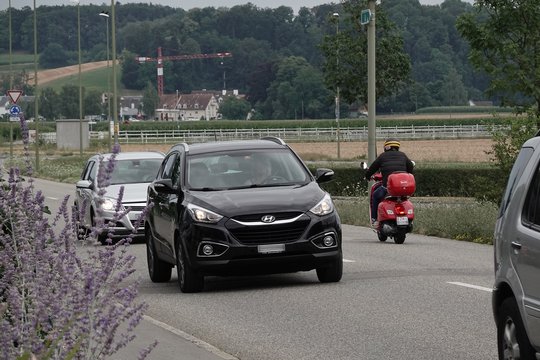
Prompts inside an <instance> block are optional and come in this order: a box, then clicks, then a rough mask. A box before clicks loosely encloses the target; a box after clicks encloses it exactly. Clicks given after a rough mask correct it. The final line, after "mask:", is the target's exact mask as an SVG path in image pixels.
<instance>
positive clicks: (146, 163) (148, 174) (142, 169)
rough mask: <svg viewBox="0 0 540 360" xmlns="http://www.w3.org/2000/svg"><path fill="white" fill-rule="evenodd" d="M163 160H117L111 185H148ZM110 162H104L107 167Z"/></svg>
mask: <svg viewBox="0 0 540 360" xmlns="http://www.w3.org/2000/svg"><path fill="white" fill-rule="evenodd" d="M161 161H162V159H159V158H158V159H132V160H117V161H116V166H115V168H114V171H113V173H112V176H111V182H110V184H111V185H118V184H136V183H148V182H151V181H152V180H154V178H155V177H156V174H157V172H158V169H159V167H160V166H161ZM107 163H108V162H104V164H103V165H104V166H107Z"/></svg>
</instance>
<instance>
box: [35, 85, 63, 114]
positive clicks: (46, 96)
mask: <svg viewBox="0 0 540 360" xmlns="http://www.w3.org/2000/svg"><path fill="white" fill-rule="evenodd" d="M59 104H60V96H58V94H57V93H56V91H54V89H53V88H50V87H47V88H44V89H43V90H42V91H41V92H40V93H39V113H40V114H41V115H43V116H44V117H45V119H48V120H55V119H57V118H58V116H59V115H60V107H59Z"/></svg>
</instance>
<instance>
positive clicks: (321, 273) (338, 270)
mask: <svg viewBox="0 0 540 360" xmlns="http://www.w3.org/2000/svg"><path fill="white" fill-rule="evenodd" d="M342 276H343V254H342V253H340V256H339V257H338V258H337V259H336V260H334V261H333V262H332V263H331V264H330V265H329V266H326V267H319V268H317V278H319V281H320V282H322V283H329V282H338V281H340V280H341V277H342Z"/></svg>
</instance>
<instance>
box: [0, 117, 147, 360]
mask: <svg viewBox="0 0 540 360" xmlns="http://www.w3.org/2000/svg"><path fill="white" fill-rule="evenodd" d="M24 125H25V124H24V123H23V131H22V133H23V138H24V139H25V144H27V139H28V131H27V129H25V127H24ZM115 151H118V149H116V150H115ZM26 158H27V159H28V153H27V154H26ZM28 163H29V162H28ZM111 170H112V169H107V171H104V172H103V174H100V177H102V178H103V179H104V181H105V182H106V181H107V179H108V176H110V175H108V174H110V171H111ZM27 171H28V173H29V175H30V176H31V175H32V170H31V168H30V167H29V168H28V169H27ZM5 175H7V176H5ZM2 179H3V180H2ZM0 184H1V185H2V186H0V221H1V223H0V264H2V266H1V268H0V358H3V359H17V358H28V357H30V356H31V355H35V356H37V357H38V358H46V359H73V358H76V359H98V358H99V359H102V358H104V357H108V356H111V355H113V354H114V353H116V352H117V351H118V350H119V349H121V348H122V347H124V346H126V344H127V343H128V342H129V341H130V340H132V339H133V337H134V335H133V331H134V329H135V327H136V326H137V324H138V323H139V321H140V320H141V319H142V316H143V312H144V310H145V309H146V308H147V305H146V304H145V303H142V302H138V301H137V299H136V297H137V294H138V290H137V288H138V281H136V280H134V279H133V276H134V275H133V273H134V271H135V268H134V260H135V258H134V256H132V255H129V254H128V251H127V250H128V246H129V243H130V239H129V238H128V239H125V240H123V241H120V242H118V243H117V244H115V245H110V246H106V247H101V248H97V249H96V248H95V247H93V246H92V247H81V246H80V245H88V244H85V243H82V240H81V241H78V240H77V236H76V229H77V221H76V219H77V218H78V217H79V216H80V214H76V213H75V212H74V209H72V208H70V206H69V205H68V204H69V196H66V197H65V198H64V199H63V201H62V203H61V207H60V209H59V211H58V213H57V214H53V215H51V216H49V215H48V213H49V211H48V209H47V207H46V206H45V204H44V195H43V194H42V193H41V191H37V190H36V189H35V188H34V185H33V180H32V178H31V177H30V178H29V180H25V179H24V178H22V176H21V175H20V172H19V170H18V169H17V168H11V169H10V171H9V174H3V173H1V172H0ZM119 201H120V200H119ZM57 228H61V230H60V231H59V232H58V230H56V229H57ZM92 234H93V235H92V236H91V237H90V238H89V240H85V241H94V242H95V234H96V229H94V231H93V233H92ZM155 345H156V343H154V344H152V345H150V346H149V347H148V348H146V349H143V350H142V351H141V354H140V358H144V357H146V355H147V354H148V353H149V352H150V351H151V349H152V348H153V347H154V346H155Z"/></svg>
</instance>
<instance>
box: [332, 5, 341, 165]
mask: <svg viewBox="0 0 540 360" xmlns="http://www.w3.org/2000/svg"><path fill="white" fill-rule="evenodd" d="M332 16H333V17H334V19H335V22H336V74H339V13H337V12H335V13H333V14H332ZM339 110H340V109H339V85H336V126H337V131H336V136H337V157H338V159H340V158H341V149H340V129H339Z"/></svg>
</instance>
